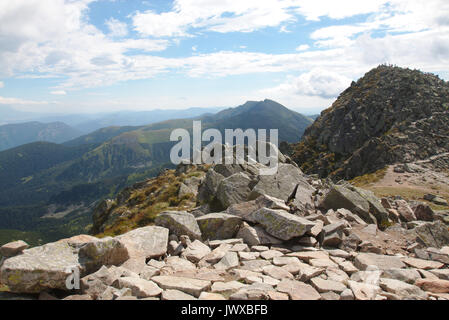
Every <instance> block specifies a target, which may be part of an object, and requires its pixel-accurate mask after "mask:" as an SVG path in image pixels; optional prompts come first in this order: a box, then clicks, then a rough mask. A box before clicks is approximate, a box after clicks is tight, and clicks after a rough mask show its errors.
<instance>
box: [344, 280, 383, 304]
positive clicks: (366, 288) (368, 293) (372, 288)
mask: <svg viewBox="0 0 449 320" xmlns="http://www.w3.org/2000/svg"><path fill="white" fill-rule="evenodd" d="M348 286H349V288H350V289H351V290H352V293H353V294H354V298H355V299H356V300H374V299H375V298H376V296H377V295H378V293H380V292H381V291H382V290H381V288H380V287H379V286H376V285H373V284H369V283H363V282H355V281H352V280H348Z"/></svg>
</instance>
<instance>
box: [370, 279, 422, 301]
mask: <svg viewBox="0 0 449 320" xmlns="http://www.w3.org/2000/svg"><path fill="white" fill-rule="evenodd" d="M379 285H380V287H381V288H382V289H383V290H384V291H387V292H391V293H394V294H396V295H399V296H401V297H404V298H410V297H416V298H421V299H426V298H427V294H426V293H425V292H424V291H422V290H421V289H420V288H419V287H417V286H415V285H411V284H408V283H405V282H403V281H400V280H396V279H381V280H380V284H379Z"/></svg>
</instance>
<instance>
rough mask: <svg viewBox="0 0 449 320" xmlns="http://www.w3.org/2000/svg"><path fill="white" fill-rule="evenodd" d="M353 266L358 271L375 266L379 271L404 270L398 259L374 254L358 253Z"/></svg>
mask: <svg viewBox="0 0 449 320" xmlns="http://www.w3.org/2000/svg"><path fill="white" fill-rule="evenodd" d="M354 265H355V266H356V267H357V268H358V269H359V270H366V268H368V266H377V267H378V268H379V269H380V270H388V269H393V268H405V264H404V263H403V262H402V261H401V259H400V258H399V257H394V256H385V255H379V254H374V253H359V254H358V255H357V257H356V258H355V260H354Z"/></svg>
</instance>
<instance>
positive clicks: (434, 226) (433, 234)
mask: <svg viewBox="0 0 449 320" xmlns="http://www.w3.org/2000/svg"><path fill="white" fill-rule="evenodd" d="M411 232H412V233H413V234H414V235H416V237H417V241H418V242H420V243H421V244H423V245H425V246H426V247H433V248H441V247H444V246H447V245H449V231H448V229H447V226H446V225H445V224H444V223H443V222H441V221H435V222H426V223H423V224H421V225H420V226H418V227H416V228H414V229H413V230H411Z"/></svg>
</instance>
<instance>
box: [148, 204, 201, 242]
mask: <svg viewBox="0 0 449 320" xmlns="http://www.w3.org/2000/svg"><path fill="white" fill-rule="evenodd" d="M155 223H156V225H157V226H161V227H165V228H167V229H168V230H170V233H172V234H175V235H177V236H182V235H188V236H189V237H190V238H191V239H201V231H200V228H199V226H198V223H197V222H196V220H195V217H194V216H193V215H192V214H190V213H188V212H186V211H166V212H162V213H161V214H159V215H158V216H157V217H156V220H155Z"/></svg>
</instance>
